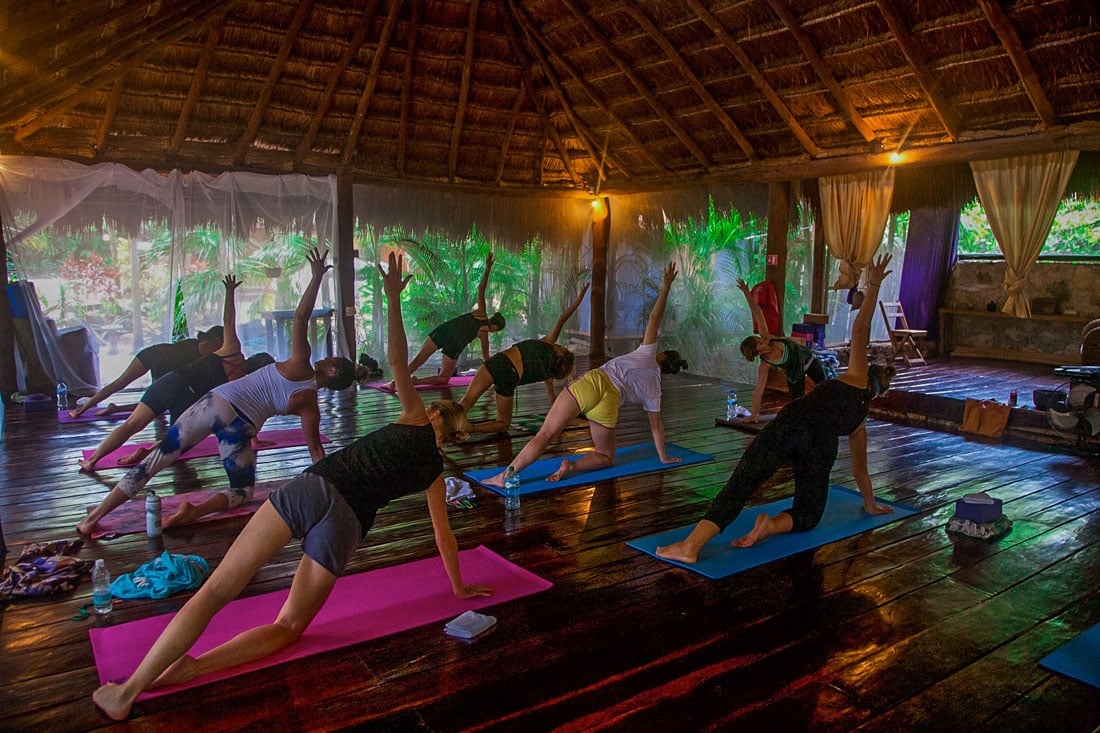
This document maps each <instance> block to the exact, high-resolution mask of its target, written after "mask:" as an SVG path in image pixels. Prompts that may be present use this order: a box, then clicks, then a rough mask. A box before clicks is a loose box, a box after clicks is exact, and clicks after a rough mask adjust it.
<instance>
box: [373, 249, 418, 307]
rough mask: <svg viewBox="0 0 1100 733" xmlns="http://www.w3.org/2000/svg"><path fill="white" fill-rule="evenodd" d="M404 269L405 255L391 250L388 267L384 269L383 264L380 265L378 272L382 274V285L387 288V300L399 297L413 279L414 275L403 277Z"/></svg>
mask: <svg viewBox="0 0 1100 733" xmlns="http://www.w3.org/2000/svg"><path fill="white" fill-rule="evenodd" d="M404 269H405V256H404V255H399V254H397V253H396V252H390V257H389V262H387V263H386V269H382V265H381V264H379V265H378V272H380V273H381V274H382V287H383V288H385V291H386V299H387V300H391V301H392V300H393V299H394V298H397V297H399V296H400V295H401V291H402V290H404V289H405V286H406V285H408V284H409V280H412V275H404V277H402V275H403V272H404Z"/></svg>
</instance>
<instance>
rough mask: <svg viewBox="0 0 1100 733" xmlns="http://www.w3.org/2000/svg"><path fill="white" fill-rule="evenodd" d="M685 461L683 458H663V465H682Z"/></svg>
mask: <svg viewBox="0 0 1100 733" xmlns="http://www.w3.org/2000/svg"><path fill="white" fill-rule="evenodd" d="M683 460H684V458H683V456H663V457H662V458H661V463H681V462H683Z"/></svg>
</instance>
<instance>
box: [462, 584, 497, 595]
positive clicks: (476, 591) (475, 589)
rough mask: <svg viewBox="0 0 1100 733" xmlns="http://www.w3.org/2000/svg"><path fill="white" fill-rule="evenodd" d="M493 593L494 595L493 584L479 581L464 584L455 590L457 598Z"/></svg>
mask: <svg viewBox="0 0 1100 733" xmlns="http://www.w3.org/2000/svg"><path fill="white" fill-rule="evenodd" d="M491 595H493V586H491V585H480V584H478V583H470V584H469V585H465V584H464V585H463V586H462V587H461V588H459V589H458V590H456V591H455V598H477V597H478V596H491Z"/></svg>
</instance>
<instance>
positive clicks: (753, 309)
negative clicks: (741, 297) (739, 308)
mask: <svg viewBox="0 0 1100 733" xmlns="http://www.w3.org/2000/svg"><path fill="white" fill-rule="evenodd" d="M737 289H738V290H740V291H741V292H742V293H744V294H745V300H746V301H747V302H748V304H749V313H751V314H752V320H753V322H754V323H756V327H757V328H759V329H760V338H763V339H770V338H773V336H772V333H771V331H769V330H768V319H766V318H764V311H763V310H761V309H760V304H759V303H757V302H756V298H754V297H752V289H751V288H749V284H748V283H747V282H745V281H744V280H743V279H741V278H738V279H737Z"/></svg>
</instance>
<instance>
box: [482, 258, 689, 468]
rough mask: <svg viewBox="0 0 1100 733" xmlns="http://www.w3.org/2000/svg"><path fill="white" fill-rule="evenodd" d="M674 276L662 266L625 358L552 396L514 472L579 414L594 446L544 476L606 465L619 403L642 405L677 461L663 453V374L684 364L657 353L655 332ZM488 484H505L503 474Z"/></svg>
mask: <svg viewBox="0 0 1100 733" xmlns="http://www.w3.org/2000/svg"><path fill="white" fill-rule="evenodd" d="M675 279H676V265H675V263H669V265H668V267H666V268H665V275H664V285H663V286H662V288H661V292H660V294H659V295H658V296H657V302H656V303H655V304H654V305H653V310H652V312H650V314H649V322H648V323H647V324H646V329H645V336H644V337H643V338H642V345H641V346H639V347H638V348H637V349H635V350H634V351H632V352H630V353H629V354H625V355H623V356H617V357H615V358H614V359H612V360H611V361H609V362H607V363H606V364H604V365H603V366H602V367H599V368H597V369H593V370H591V371H589V372H586V373H585V374H584V375H583V376H581V377H580V378H579V379H577V380H575V381H574V382H573V383H572V384H570V385H569V386H568V387H567V388H566V389H565V391H563V392H562V393H561V394H560V395H558V398H557V399H556V400H554V404H553V406H551V408H550V412H549V414H547V416H546V420H544V421H543V423H542V428H541V429H539V432H538V434H537V435H536V436H535V437H534V438H532V439H531V441H530V442H529V443H528V444H527V445H525V446H524V447H523V450H521V451H520V453H519V455H518V456H516V459H515V460H514V461H512V464H511V467H512V468H513V469H515V471H516V472H517V473H519V472H520V471H522V470H523V469H524V468H526V467H527V466H529V465H531V464H532V463H534V462H535V461H536V460H538V457H539V456H540V455H542V452H543V451H544V450H546V446H547V445H548V444H549V443H550V441H551V440H553V439H554V438H555V437H556V436H557V435H558V433H560V432H561V431H562V429H564V428H565V426H566V425H568V424H569V423H570V422H572V421H573V420H575V419H576V418H577V417H580V416H583V417H585V418H586V419H587V420H588V429H589V431H590V432H591V434H592V445H593V447H595V450H594V451H593V452H591V453H585V454H584V455H583V456H581V457H580V458H578V459H576V460H570V459H563V460H562V462H561V466H559V468H558V470H557V471H555V472H554V473H552V474H551V475H550V476H547V480H548V481H559V480H561V479H563V478H565V477H566V476H569V475H570V474H573V473H576V472H577V471H594V470H596V469H600V468H607V467H608V466H611V465H612V464H613V463H614V462H615V425H616V424H617V423H618V421H619V408H620V407H621V406H622V405H629V404H641V405H642V408H643V409H644V410H645V411H646V414H647V415H648V416H649V427H650V430H651V432H652V433H653V445H654V446H656V448H657V455H658V456H659V457H660V459H661V462H662V463H678V462H679V461H680V459H679V458H670V457H669V456H668V454H666V453H665V427H664V423H662V422H661V375H662V374H676V373H678V372H679V371H680V370H681V369H683V368H685V367H687V362H686V361H684V360H683V359H682V358H680V354H679V353H678V352H675V351H662V352H660V353H658V352H657V336H658V333H659V332H660V328H661V319H662V318H664V315H665V305H666V303H667V302H668V291H669V288H670V287H671V286H672V281H673V280H675ZM486 483H488V484H490V485H493V486H503V485H504V473H503V472H501V473H499V474H497V475H496V476H493V477H492V478H491V479H488V480H487V481H486Z"/></svg>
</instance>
